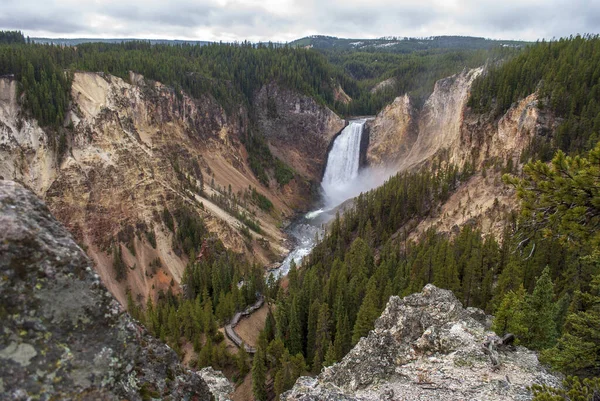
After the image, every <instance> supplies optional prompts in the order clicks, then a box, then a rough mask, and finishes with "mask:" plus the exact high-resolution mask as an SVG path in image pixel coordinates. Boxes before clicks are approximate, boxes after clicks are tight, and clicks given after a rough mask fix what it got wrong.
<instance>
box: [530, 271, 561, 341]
mask: <svg viewBox="0 0 600 401" xmlns="http://www.w3.org/2000/svg"><path fill="white" fill-rule="evenodd" d="M555 315H556V307H555V303H554V284H553V283H552V279H551V278H550V269H548V268H546V269H544V271H543V273H542V275H541V276H540V278H539V279H538V280H537V283H536V285H535V288H534V290H533V293H532V294H531V295H530V296H528V297H526V302H525V320H524V322H525V324H526V326H527V334H526V336H525V339H524V340H525V341H524V342H525V344H526V345H527V346H528V347H530V348H533V349H545V348H548V347H550V346H552V345H553V344H554V342H555V340H556V324H555V322H554V317H555Z"/></svg>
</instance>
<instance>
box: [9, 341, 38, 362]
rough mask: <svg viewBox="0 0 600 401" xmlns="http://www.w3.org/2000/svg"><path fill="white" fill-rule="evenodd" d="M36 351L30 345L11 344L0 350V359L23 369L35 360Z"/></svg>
mask: <svg viewBox="0 0 600 401" xmlns="http://www.w3.org/2000/svg"><path fill="white" fill-rule="evenodd" d="M36 355H37V351H36V350H35V348H33V346H32V345H30V344H26V343H21V344H17V343H16V342H12V343H10V344H9V345H8V347H6V348H4V349H3V350H0V359H8V360H11V361H13V362H16V363H18V364H19V365H21V366H23V367H25V366H29V364H30V362H31V360H32V359H33V358H35V356H36Z"/></svg>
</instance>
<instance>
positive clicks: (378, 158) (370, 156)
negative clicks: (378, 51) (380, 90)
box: [367, 81, 417, 166]
mask: <svg viewBox="0 0 600 401" xmlns="http://www.w3.org/2000/svg"><path fill="white" fill-rule="evenodd" d="M383 82H387V81H383ZM383 82H382V83H383ZM416 113H417V112H416V110H415V109H414V107H413V105H412V104H411V101H410V98H409V96H408V95H404V96H399V97H397V98H396V99H395V100H394V101H393V102H392V103H390V104H389V105H387V106H386V107H385V108H384V109H383V110H382V111H380V112H379V114H378V115H377V117H376V118H375V119H374V120H371V121H368V122H367V126H368V128H369V148H368V150H367V163H368V164H369V165H375V166H378V165H385V164H398V163H399V162H400V160H401V159H402V158H403V157H405V156H406V154H407V153H408V152H409V151H410V149H411V147H412V146H413V144H414V142H415V140H416V137H417V125H416V123H417V118H416Z"/></svg>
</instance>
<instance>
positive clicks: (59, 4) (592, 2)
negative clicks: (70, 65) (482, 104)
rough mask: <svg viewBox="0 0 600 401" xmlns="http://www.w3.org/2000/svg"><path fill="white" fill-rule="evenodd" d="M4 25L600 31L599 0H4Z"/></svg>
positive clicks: (343, 32)
mask: <svg viewBox="0 0 600 401" xmlns="http://www.w3.org/2000/svg"><path fill="white" fill-rule="evenodd" d="M0 29H19V30H22V31H23V32H24V33H25V34H26V35H29V36H38V37H39V36H43V37H66V38H75V37H103V38H148V39H190V40H217V41H218V40H223V41H233V40H244V39H248V40H251V41H259V40H260V41H266V40H272V41H289V40H293V39H297V38H300V37H303V36H307V35H313V34H322V35H332V36H338V37H349V38H376V37H381V36H433V35H471V36H484V37H488V38H498V39H524V40H536V39H540V38H546V39H551V38H553V37H556V38H558V37H561V36H568V35H571V34H577V33H598V32H600V0H543V1H542V0H417V1H415V0H410V1H407V0H305V1H301V0H172V1H167V0H91V1H86V0H63V1H58V0H1V3H0Z"/></svg>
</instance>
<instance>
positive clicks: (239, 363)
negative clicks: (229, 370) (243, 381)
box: [235, 343, 249, 377]
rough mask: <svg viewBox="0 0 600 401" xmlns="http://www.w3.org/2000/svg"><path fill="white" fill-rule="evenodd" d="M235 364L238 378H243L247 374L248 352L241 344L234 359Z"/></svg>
mask: <svg viewBox="0 0 600 401" xmlns="http://www.w3.org/2000/svg"><path fill="white" fill-rule="evenodd" d="M235 364H236V367H237V370H238V372H239V374H240V377H245V376H246V375H247V374H248V370H249V369H248V352H247V351H246V345H245V344H244V343H242V346H241V347H240V348H239V350H238V353H237V355H236V358H235Z"/></svg>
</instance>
